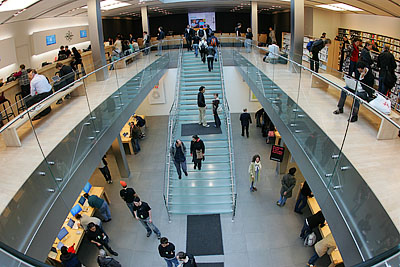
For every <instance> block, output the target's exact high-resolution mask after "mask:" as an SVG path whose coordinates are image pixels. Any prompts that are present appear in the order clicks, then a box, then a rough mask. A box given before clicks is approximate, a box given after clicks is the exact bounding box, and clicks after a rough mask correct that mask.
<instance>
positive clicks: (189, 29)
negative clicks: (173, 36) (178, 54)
mask: <svg viewBox="0 0 400 267" xmlns="http://www.w3.org/2000/svg"><path fill="white" fill-rule="evenodd" d="M193 37H194V30H193V28H192V27H190V25H187V26H186V29H185V39H186V45H187V49H188V51H192V50H193V49H192V39H193Z"/></svg>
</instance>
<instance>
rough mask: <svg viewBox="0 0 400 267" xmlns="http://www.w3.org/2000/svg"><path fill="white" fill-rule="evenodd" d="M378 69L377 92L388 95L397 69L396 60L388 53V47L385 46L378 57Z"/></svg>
mask: <svg viewBox="0 0 400 267" xmlns="http://www.w3.org/2000/svg"><path fill="white" fill-rule="evenodd" d="M378 68H379V92H380V93H381V94H383V95H388V92H389V91H390V89H392V88H393V86H394V85H395V84H396V79H397V77H396V74H395V72H394V71H395V69H396V68H397V64H396V60H395V59H394V56H393V54H392V53H390V45H389V44H386V45H385V47H384V50H383V52H382V53H381V54H380V55H379V56H378Z"/></svg>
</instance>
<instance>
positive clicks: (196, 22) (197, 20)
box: [188, 12, 215, 31]
mask: <svg viewBox="0 0 400 267" xmlns="http://www.w3.org/2000/svg"><path fill="white" fill-rule="evenodd" d="M188 17H189V25H190V26H192V27H193V29H194V30H196V31H197V30H198V29H200V28H204V29H205V28H206V25H207V24H208V25H210V28H211V29H212V30H213V31H215V12H203V13H189V14H188Z"/></svg>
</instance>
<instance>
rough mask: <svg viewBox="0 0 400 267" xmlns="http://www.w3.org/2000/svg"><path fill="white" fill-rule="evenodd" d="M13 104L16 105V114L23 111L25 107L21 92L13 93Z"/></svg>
mask: <svg viewBox="0 0 400 267" xmlns="http://www.w3.org/2000/svg"><path fill="white" fill-rule="evenodd" d="M15 105H16V107H17V112H18V114H20V113H21V112H22V111H24V110H25V109H26V108H25V104H24V101H23V97H22V92H19V93H17V94H15Z"/></svg>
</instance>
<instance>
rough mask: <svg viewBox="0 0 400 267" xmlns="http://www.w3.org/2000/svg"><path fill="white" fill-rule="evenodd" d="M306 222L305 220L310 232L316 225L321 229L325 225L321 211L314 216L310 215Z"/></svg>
mask: <svg viewBox="0 0 400 267" xmlns="http://www.w3.org/2000/svg"><path fill="white" fill-rule="evenodd" d="M306 220H307V223H308V226H309V227H310V229H311V230H312V229H314V228H315V227H317V226H318V225H320V226H321V227H322V226H324V223H325V217H324V215H323V214H322V211H318V212H317V213H315V214H314V215H311V216H310V217H308V218H307V219H306Z"/></svg>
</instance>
